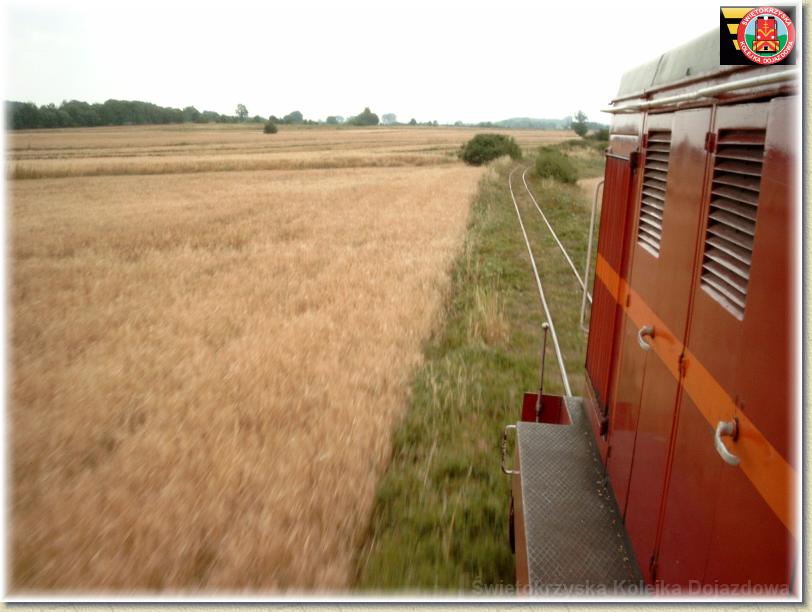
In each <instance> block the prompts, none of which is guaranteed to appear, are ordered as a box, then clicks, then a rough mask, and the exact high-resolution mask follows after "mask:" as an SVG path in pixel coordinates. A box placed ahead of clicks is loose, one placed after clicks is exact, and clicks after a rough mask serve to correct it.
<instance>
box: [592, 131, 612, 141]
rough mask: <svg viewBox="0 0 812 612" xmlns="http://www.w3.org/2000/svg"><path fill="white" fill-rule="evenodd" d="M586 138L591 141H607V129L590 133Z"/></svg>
mask: <svg viewBox="0 0 812 612" xmlns="http://www.w3.org/2000/svg"><path fill="white" fill-rule="evenodd" d="M588 138H590V139H592V140H609V128H600V129H599V130H595V131H594V132H592V133H591V134H590V135H589V136H588Z"/></svg>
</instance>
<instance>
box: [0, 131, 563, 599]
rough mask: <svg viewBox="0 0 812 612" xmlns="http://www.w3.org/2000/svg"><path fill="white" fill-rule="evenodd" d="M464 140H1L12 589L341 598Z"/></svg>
mask: <svg viewBox="0 0 812 612" xmlns="http://www.w3.org/2000/svg"><path fill="white" fill-rule="evenodd" d="M473 133H474V132H473V131H470V130H463V129H442V128H436V129H408V128H389V129H387V128H377V129H357V130H337V129H332V130H331V129H298V130H285V129H284V128H283V129H282V130H280V132H279V134H276V135H273V136H267V135H264V134H261V132H260V130H259V129H258V128H257V127H254V128H253V129H250V130H249V129H245V128H244V127H243V126H214V127H205V126H204V127H200V126H184V127H163V128H161V127H152V128H137V127H124V128H95V129H73V130H48V131H32V132H22V133H15V134H12V135H10V136H9V138H8V141H7V147H8V153H7V160H6V165H7V169H6V171H7V174H8V176H10V177H12V179H11V180H10V181H9V183H8V192H7V193H8V195H7V200H8V206H7V209H8V211H9V213H8V214H9V257H10V266H9V288H8V290H9V304H10V307H11V318H10V323H9V335H10V351H11V355H10V361H9V392H8V393H9V395H8V401H9V404H8V412H7V414H8V423H9V443H10V452H9V458H10V472H9V474H10V477H9V484H10V489H9V493H10V497H9V503H10V506H9V508H10V512H9V521H10V522H9V526H10V530H9V544H10V546H9V554H10V560H9V569H10V588H11V590H12V592H31V591H42V590H46V591H53V590H60V591H61V590H73V591H75V590H79V591H89V592H100V591H105V592H106V591H115V592H129V591H154V590H163V591H180V592H188V591H191V590H199V589H203V590H206V591H207V592H216V591H224V592H227V593H235V592H242V591H278V590H281V591H286V592H291V591H293V592H300V591H321V590H328V591H331V592H334V591H340V590H343V589H346V588H347V587H348V584H349V580H350V577H351V572H352V567H353V555H354V554H355V552H356V550H357V547H358V545H359V542H360V540H361V538H362V537H363V533H364V530H365V528H366V525H367V523H368V518H369V511H370V508H371V504H372V500H373V495H374V491H375V486H376V483H377V480H378V477H379V476H380V474H381V473H382V471H383V469H384V468H385V464H386V460H387V456H388V452H389V434H390V432H391V430H392V427H393V425H394V423H395V421H396V419H397V418H398V417H399V416H400V415H401V414H402V411H403V409H404V406H405V404H406V394H407V392H408V382H409V379H410V376H411V373H412V371H413V368H414V367H415V365H416V364H417V363H419V361H420V359H421V343H422V341H423V340H424V339H425V338H426V337H427V336H428V334H429V333H430V332H431V330H432V328H433V327H435V326H437V325H439V324H440V323H441V320H440V317H441V312H442V309H441V304H442V300H443V299H444V295H445V292H446V289H447V287H448V283H449V279H448V271H449V267H450V265H451V262H452V260H453V258H454V256H455V254H456V253H457V252H458V250H459V249H460V247H461V244H462V240H463V238H464V230H465V223H466V218H467V214H468V205H469V201H470V198H471V196H472V195H473V193H474V191H475V189H476V185H477V182H478V179H479V177H480V176H481V174H482V170H480V169H474V168H470V167H466V166H464V165H463V164H461V163H460V162H459V161H457V160H456V158H455V156H454V151H455V150H456V149H457V148H458V147H459V145H460V144H461V143H462V142H464V141H465V140H466V139H467V138H469V137H470V136H471V135H472V134H473ZM514 135H515V136H516V137H517V140H518V141H519V142H520V143H521V144H523V145H524V146H526V147H529V146H533V145H536V144H539V143H541V142H546V141H555V140H561V139H562V138H563V137H562V135H561V134H556V133H550V132H515V133H514Z"/></svg>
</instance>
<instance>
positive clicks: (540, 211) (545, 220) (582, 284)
mask: <svg viewBox="0 0 812 612" xmlns="http://www.w3.org/2000/svg"><path fill="white" fill-rule="evenodd" d="M528 169H529V168H525V169H524V172H522V182H523V183H524V188H525V189H526V190H527V194H528V195H529V196H530V199H531V200H533V205H534V206H535V207H536V210H537V211H539V214H540V215H541V218H542V219H543V220H544V224H545V225H546V226H547V229H548V230H550V233H551V234H552V235H553V240H555V243H556V244H557V245H558V248H559V249H560V250H561V253H562V254H563V255H564V259H566V260H567V263H568V264H569V266H570V268H571V269H572V273H573V274H575V278H576V279H578V284H579V285H581V290H582V291H586V299H587V300H589V303H590V304H591V303H592V294H591V293H589V291H588V290H587V288H586V285H585V284H584V279H583V278H581V275H580V274H579V273H578V270H577V269H576V268H575V264H574V263H573V262H572V258H571V257H570V255H569V253H567V249H565V248H564V245H563V244H561V241H560V240H559V239H558V235H557V234H556V233H555V230H554V229H553V226H552V225H550V222H549V220H548V219H547V215H545V214H544V211H543V210H541V207H540V206H539V203H538V202H537V201H536V198H535V196H534V195H533V192H532V191H530V187H529V186H528V184H527V179H526V178H525V177H526V175H527V171H528Z"/></svg>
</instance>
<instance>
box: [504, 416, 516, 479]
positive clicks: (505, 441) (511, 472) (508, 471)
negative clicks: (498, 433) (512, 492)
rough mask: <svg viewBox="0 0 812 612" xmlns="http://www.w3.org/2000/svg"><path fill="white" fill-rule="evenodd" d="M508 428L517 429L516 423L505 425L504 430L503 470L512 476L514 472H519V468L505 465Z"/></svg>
mask: <svg viewBox="0 0 812 612" xmlns="http://www.w3.org/2000/svg"><path fill="white" fill-rule="evenodd" d="M508 429H513V430H515V429H516V426H515V425H505V428H504V429H503V430H502V471H503V472H504V473H505V474H507V475H508V476H512V475H513V474H518V473H519V470H509V469H507V468H506V467H505V457H506V456H507V432H508Z"/></svg>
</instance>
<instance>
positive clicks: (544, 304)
mask: <svg viewBox="0 0 812 612" xmlns="http://www.w3.org/2000/svg"><path fill="white" fill-rule="evenodd" d="M526 171H527V169H525V172H526ZM514 172H516V168H513V169H512V170H511V171H510V174H509V175H508V189H509V190H510V197H511V199H512V200H513V207H514V208H515V209H516V217H517V218H518V220H519V227H521V230H522V236H524V243H525V245H526V246H527V253H528V255H530V265H531V266H532V267H533V276H534V277H535V279H536V288H537V289H538V293H539V299H540V300H541V305H542V308H543V309H544V317H545V318H546V320H547V323H548V324H549V325H550V337H551V338H552V341H553V348H554V350H555V357H556V360H557V361H558V368H559V371H560V373H561V382H562V383H563V385H564V393H565V394H566V395H567V396H568V397H571V396H572V388H571V387H570V381H569V378H568V377H567V369H566V367H565V366H564V357H563V356H562V354H561V346H560V345H559V344H558V334H556V331H555V323H554V322H553V317H552V314H550V307H549V306H548V304H547V298H546V297H545V295H544V287H543V286H542V284H541V277H540V276H539V271H538V267H537V266H536V258H535V256H534V255H533V248H532V247H531V246H530V240H529V239H528V237H527V231H526V230H525V228H524V221H522V214H521V212H520V211H519V204H518V203H517V202H516V195H515V194H514V193H513V173H514ZM523 176H524V175H523ZM526 186H527V184H526V183H525V187H526ZM528 191H529V189H528ZM534 202H535V200H534ZM539 212H541V211H540V210H539ZM548 226H549V224H548ZM550 230H551V231H552V228H550ZM559 246H560V244H559ZM561 248H562V249H563V247H561ZM576 274H577V273H576Z"/></svg>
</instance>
